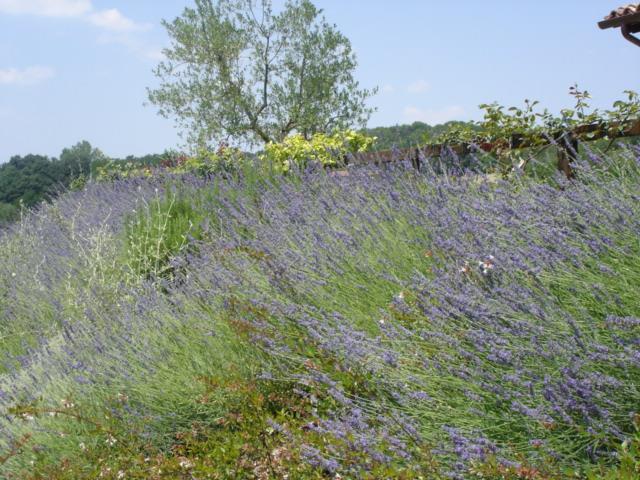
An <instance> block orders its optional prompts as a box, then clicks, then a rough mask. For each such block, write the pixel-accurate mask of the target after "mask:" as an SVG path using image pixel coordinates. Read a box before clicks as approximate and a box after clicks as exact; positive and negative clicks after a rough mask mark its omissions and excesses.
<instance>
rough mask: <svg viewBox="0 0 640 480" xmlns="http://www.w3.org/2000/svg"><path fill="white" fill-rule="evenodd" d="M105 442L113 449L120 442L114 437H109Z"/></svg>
mask: <svg viewBox="0 0 640 480" xmlns="http://www.w3.org/2000/svg"><path fill="white" fill-rule="evenodd" d="M104 442H105V443H106V444H107V445H109V446H110V447H113V446H114V445H115V444H116V443H117V442H118V440H116V438H115V437H114V436H113V435H109V436H108V437H107V439H106V440H105V441H104Z"/></svg>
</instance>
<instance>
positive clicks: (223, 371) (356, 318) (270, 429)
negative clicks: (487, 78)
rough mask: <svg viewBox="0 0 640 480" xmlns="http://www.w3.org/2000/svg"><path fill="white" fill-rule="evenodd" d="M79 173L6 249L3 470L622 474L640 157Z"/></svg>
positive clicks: (629, 440) (193, 474)
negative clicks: (114, 175)
mask: <svg viewBox="0 0 640 480" xmlns="http://www.w3.org/2000/svg"><path fill="white" fill-rule="evenodd" d="M576 171H577V175H576V178H575V179H574V180H571V181H569V180H566V179H565V178H563V177H561V176H559V175H558V176H551V177H549V178H545V179H534V178H531V177H526V178H509V179H506V180H495V179H491V178H487V177H485V176H482V175H479V174H476V173H473V172H469V171H466V172H463V171H454V170H451V171H449V172H445V173H439V174H435V173H434V172H433V171H430V170H429V169H427V171H424V172H420V173H418V172H416V171H414V170H413V169H412V168H410V167H409V166H406V165H405V166H403V164H402V163H398V164H397V166H395V167H387V168H378V167H373V166H372V167H360V168H354V169H352V170H349V174H348V175H330V174H327V173H326V172H322V171H320V172H313V171H308V172H304V173H300V174H289V175H286V176H275V175H274V176H271V175H265V174H264V172H259V171H255V170H252V169H251V168H247V169H246V170H245V171H244V172H242V173H238V174H237V175H234V176H233V177H232V178H222V177H220V178H208V179H203V178H197V177H190V176H166V175H165V176H162V175H159V176H155V177H152V178H149V179H144V178H140V179H129V180H122V181H116V182H113V183H95V184H92V183H89V184H88V185H87V187H86V188H85V189H84V190H82V191H75V192H69V193H66V194H64V195H63V196H61V197H60V198H59V199H58V200H56V201H55V202H54V203H53V204H51V205H46V206H43V207H42V208H40V209H39V210H37V211H34V212H32V213H30V214H28V215H26V216H25V217H24V218H23V219H22V221H20V222H18V223H17V224H14V225H13V226H12V227H11V228H10V229H8V230H6V231H5V232H3V233H2V236H1V237H0V354H1V358H2V364H1V365H2V366H1V367H0V368H1V377H0V410H1V412H2V414H1V416H0V477H2V478H7V479H45V478H47V479H48V478H54V479H77V478H113V479H116V478H117V479H121V478H138V479H147V478H158V479H159V478H184V479H205V478H213V479H225V478H256V479H269V478H289V479H322V478H331V479H347V478H349V479H352V478H353V479H358V478H362V479H383V478H403V479H432V478H434V479H437V478H455V479H467V478H496V479H498V478H502V479H556V478H557V479H560V478H593V479H595V478H611V479H613V478H616V479H618V478H620V479H626V478H628V479H633V478H638V477H637V476H638V475H639V474H638V470H637V469H638V465H639V464H640V455H638V448H640V436H638V433H637V431H636V429H637V428H638V427H640V400H639V399H640V392H639V391H638V389H639V387H640V300H639V299H638V292H639V291H640V150H638V148H637V147H632V146H627V147H622V148H621V149H619V150H618V151H616V152H615V153H613V154H607V155H601V154H598V153H597V152H590V153H588V154H586V155H585V156H584V158H583V159H582V160H581V162H580V164H579V165H578V166H577V167H576Z"/></svg>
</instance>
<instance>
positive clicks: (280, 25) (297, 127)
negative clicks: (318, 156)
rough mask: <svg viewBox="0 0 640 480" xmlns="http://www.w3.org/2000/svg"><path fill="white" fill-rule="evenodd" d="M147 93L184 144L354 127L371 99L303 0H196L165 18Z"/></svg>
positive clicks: (336, 38)
mask: <svg viewBox="0 0 640 480" xmlns="http://www.w3.org/2000/svg"><path fill="white" fill-rule="evenodd" d="M163 25H164V26H165V28H166V29H167V32H168V34H169V37H170V39H171V42H172V43H171V46H170V47H169V48H167V49H166V50H165V52H164V53H165V56H166V59H165V60H164V61H162V62H160V64H159V65H158V66H157V68H156V70H155V74H156V76H157V77H158V79H159V80H160V84H159V86H158V88H155V89H149V90H148V97H149V101H150V102H151V103H152V104H154V105H156V106H157V107H158V108H159V113H160V114H161V115H163V116H165V117H167V118H169V117H174V118H175V119H176V121H177V124H178V126H180V127H182V129H183V131H184V132H186V139H187V141H188V142H189V143H190V144H192V145H197V146H200V147H204V146H207V145H211V144H215V143H217V142H221V141H235V142H239V143H244V144H247V145H260V144H266V143H269V142H279V141H282V140H283V139H284V138H285V137H287V136H288V135H289V134H290V133H293V132H295V133H300V134H302V135H303V136H304V137H305V138H309V137H310V136H312V135H313V134H314V133H319V132H330V131H333V130H337V129H345V128H349V127H353V126H357V127H363V126H364V125H365V124H366V121H367V120H368V118H369V116H370V114H371V113H372V111H373V109H371V108H369V107H367V106H366V99H367V98H369V97H370V96H371V95H372V94H373V93H375V90H373V91H371V90H367V89H361V88H360V87H359V84H358V82H357V81H356V80H355V78H354V70H355V68H356V57H355V54H354V52H353V49H352V47H351V43H350V41H349V40H348V39H347V38H346V37H345V36H344V35H343V34H341V33H340V32H339V31H338V30H337V27H336V26H335V25H331V24H329V23H328V22H327V21H326V19H325V18H324V16H323V15H322V10H319V9H317V8H316V7H315V6H314V5H313V4H312V3H311V2H310V1H309V0H288V1H287V2H286V3H285V6H284V8H283V10H282V11H281V12H279V13H274V11H273V9H272V4H271V0H217V1H214V0H196V1H195V8H186V9H185V10H184V12H183V13H182V15H181V16H180V17H178V18H176V19H175V20H173V21H172V22H168V21H164V22H163Z"/></svg>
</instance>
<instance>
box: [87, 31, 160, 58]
mask: <svg viewBox="0 0 640 480" xmlns="http://www.w3.org/2000/svg"><path fill="white" fill-rule="evenodd" d="M98 42H99V43H101V44H103V45H122V46H123V47H126V48H127V50H129V51H130V52H131V53H133V54H135V55H136V56H137V57H140V58H142V59H145V60H152V61H154V62H155V61H158V60H163V59H164V54H163V53H162V50H163V49H162V48H160V47H158V46H157V45H152V44H149V43H148V42H146V41H144V39H141V38H139V37H138V36H136V35H131V32H119V33H116V32H104V33H101V34H100V35H99V36H98Z"/></svg>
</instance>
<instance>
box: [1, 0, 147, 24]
mask: <svg viewBox="0 0 640 480" xmlns="http://www.w3.org/2000/svg"><path fill="white" fill-rule="evenodd" d="M0 13H9V14H14V15H38V16H44V17H66V18H77V19H79V20H83V21H85V22H88V23H90V24H91V25H94V26H96V27H98V28H101V29H103V30H108V31H115V32H132V31H136V30H148V29H149V28H151V26H150V25H149V24H142V23H137V22H135V21H133V20H131V19H130V18H127V17H126V16H124V15H123V14H122V13H121V12H120V11H119V10H118V9H116V8H111V9H106V10H96V9H95V7H94V6H93V4H92V2H91V0H0Z"/></svg>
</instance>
